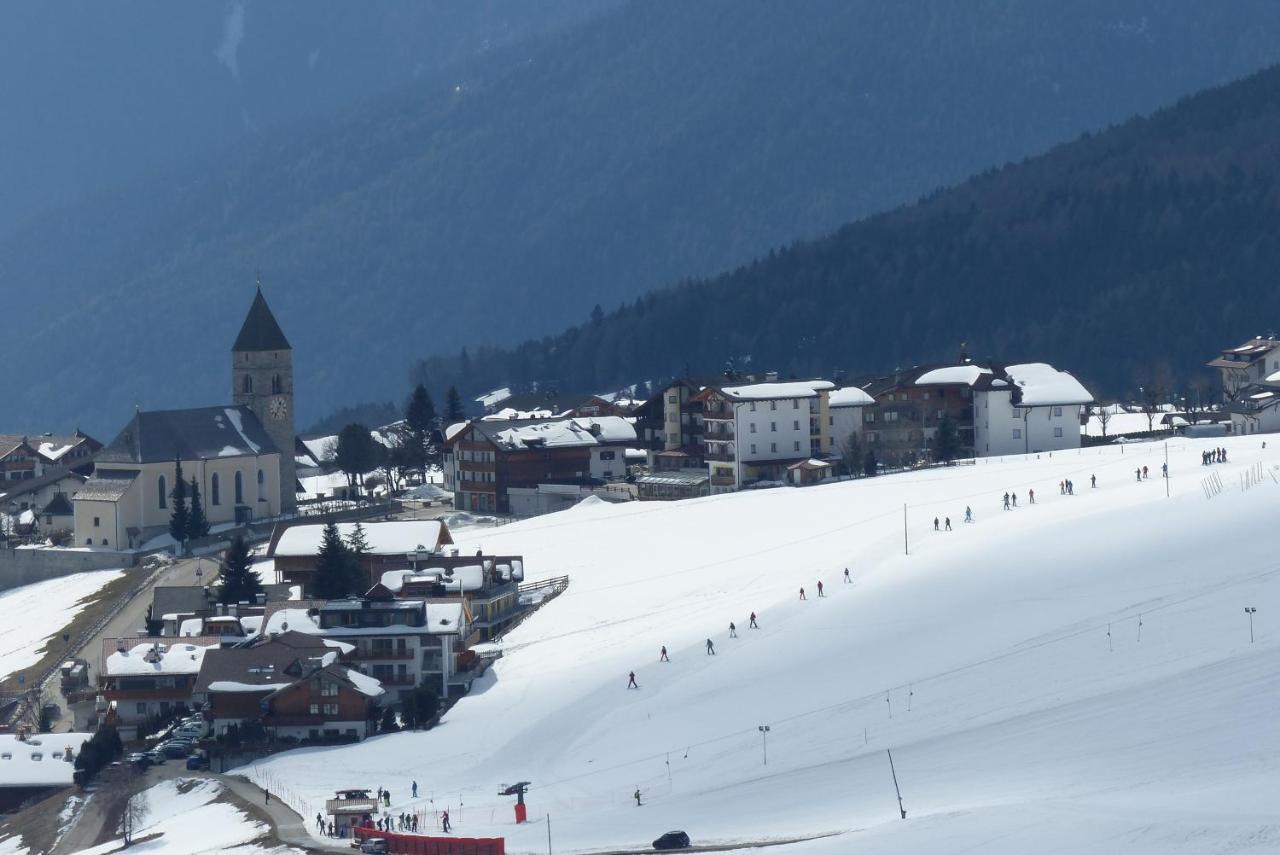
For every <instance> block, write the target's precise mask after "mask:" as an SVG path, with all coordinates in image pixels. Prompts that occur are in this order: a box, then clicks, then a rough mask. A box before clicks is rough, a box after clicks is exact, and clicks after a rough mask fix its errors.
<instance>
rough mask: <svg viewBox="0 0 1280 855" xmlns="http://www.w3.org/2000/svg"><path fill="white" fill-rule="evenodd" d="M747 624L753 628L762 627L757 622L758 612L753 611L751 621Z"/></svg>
mask: <svg viewBox="0 0 1280 855" xmlns="http://www.w3.org/2000/svg"><path fill="white" fill-rule="evenodd" d="M747 626H748V627H749V628H751V629H759V628H760V625H759V624H758V623H756V613H755V612H752V613H751V623H749V624H747Z"/></svg>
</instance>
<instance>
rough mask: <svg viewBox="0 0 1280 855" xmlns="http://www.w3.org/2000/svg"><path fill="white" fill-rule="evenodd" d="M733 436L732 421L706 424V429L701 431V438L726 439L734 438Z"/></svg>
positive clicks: (734, 432)
mask: <svg viewBox="0 0 1280 855" xmlns="http://www.w3.org/2000/svg"><path fill="white" fill-rule="evenodd" d="M735 436H736V431H735V430H734V427H733V422H715V423H714V424H709V425H707V427H706V430H704V431H703V432H702V438H703V439H710V440H725V441H728V440H730V439H734V438H735Z"/></svg>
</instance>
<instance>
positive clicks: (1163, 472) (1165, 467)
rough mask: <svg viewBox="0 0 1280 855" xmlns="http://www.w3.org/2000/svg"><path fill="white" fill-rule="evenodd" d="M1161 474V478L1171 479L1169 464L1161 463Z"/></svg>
mask: <svg viewBox="0 0 1280 855" xmlns="http://www.w3.org/2000/svg"><path fill="white" fill-rule="evenodd" d="M1160 474H1161V476H1162V477H1164V478H1168V477H1169V464H1168V463H1161V464H1160Z"/></svg>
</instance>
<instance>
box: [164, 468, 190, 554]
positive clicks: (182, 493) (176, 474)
mask: <svg viewBox="0 0 1280 855" xmlns="http://www.w3.org/2000/svg"><path fill="white" fill-rule="evenodd" d="M169 500H170V502H171V505H172V508H173V509H172V511H170V513H169V536H170V537H172V538H173V540H174V543H177V544H179V545H180V544H182V543H183V542H184V541H186V539H187V530H188V526H189V525H190V522H189V519H190V518H189V516H188V514H187V482H186V481H185V480H183V477H182V461H181V460H177V459H175V460H174V461H173V491H172V492H171V493H169Z"/></svg>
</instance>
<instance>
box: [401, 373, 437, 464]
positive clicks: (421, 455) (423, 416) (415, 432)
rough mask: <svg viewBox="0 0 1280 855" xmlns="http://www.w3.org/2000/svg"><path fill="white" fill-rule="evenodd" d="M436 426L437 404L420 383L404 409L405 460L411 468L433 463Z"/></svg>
mask: <svg viewBox="0 0 1280 855" xmlns="http://www.w3.org/2000/svg"><path fill="white" fill-rule="evenodd" d="M435 426H436V405H435V403H434V402H433V401H432V400H431V395H430V393H429V392H427V387H426V386H424V385H423V384H421V383H419V384H418V385H417V386H415V387H414V389H413V394H412V395H410V396H409V403H408V404H407V405H406V406H405V410H404V427H405V437H404V440H405V441H404V460H405V463H406V464H407V465H408V466H409V468H411V469H425V468H426V467H427V465H428V464H429V463H431V462H432V461H431V457H432V453H431V432H432V431H433V430H434V429H435Z"/></svg>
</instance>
